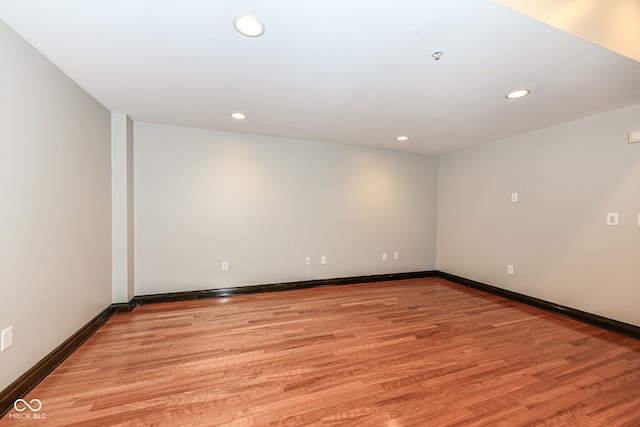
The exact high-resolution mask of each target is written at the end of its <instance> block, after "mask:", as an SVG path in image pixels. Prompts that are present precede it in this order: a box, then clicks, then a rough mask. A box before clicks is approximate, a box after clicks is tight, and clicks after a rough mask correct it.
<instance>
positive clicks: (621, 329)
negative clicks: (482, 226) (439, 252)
mask: <svg viewBox="0 0 640 427" xmlns="http://www.w3.org/2000/svg"><path fill="white" fill-rule="evenodd" d="M436 276H437V277H440V278H442V279H446V280H449V281H451V282H454V283H458V284H460V285H464V286H467V287H469V288H473V289H477V290H480V291H484V292H487V293H490V294H493V295H497V296H500V297H503V298H506V299H509V300H512V301H516V302H519V303H523V304H526V305H530V306H533V307H536V308H540V309H542V310H545V311H550V312H552V313H557V314H561V315H563V316H566V317H570V318H572V319H574V320H578V321H580V322H582V323H587V324H589V325H593V326H597V327H599V328H602V329H606V330H608V331H611V332H616V333H618V334H620V335H624V336H627V337H630V338H635V339H637V340H640V327H639V326H635V325H632V324H629V323H625V322H620V321H618V320H613V319H609V318H608V317H603V316H599V315H597V314H592V313H588V312H586V311H582V310H578V309H575V308H571V307H567V306H564V305H560V304H556V303H553V302H549V301H545V300H542V299H539V298H535V297H530V296H528V295H524V294H520V293H518V292H513V291H509V290H506V289H502V288H498V287H496V286H492V285H488V284H486V283H482V282H477V281H475V280H471V279H467V278H464V277H460V276H455V275H453V274H449V273H445V272H443V271H437V272H436Z"/></svg>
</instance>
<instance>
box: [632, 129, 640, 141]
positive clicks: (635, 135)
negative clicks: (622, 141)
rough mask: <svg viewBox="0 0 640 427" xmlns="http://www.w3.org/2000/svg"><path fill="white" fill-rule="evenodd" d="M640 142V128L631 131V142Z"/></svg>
mask: <svg viewBox="0 0 640 427" xmlns="http://www.w3.org/2000/svg"><path fill="white" fill-rule="evenodd" d="M634 142H640V129H638V130H632V131H631V132H629V144H633V143H634Z"/></svg>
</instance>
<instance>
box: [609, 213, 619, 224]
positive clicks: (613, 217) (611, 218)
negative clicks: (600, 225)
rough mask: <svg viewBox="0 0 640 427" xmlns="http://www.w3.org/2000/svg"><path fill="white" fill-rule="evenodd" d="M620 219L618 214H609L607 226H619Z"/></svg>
mask: <svg viewBox="0 0 640 427" xmlns="http://www.w3.org/2000/svg"><path fill="white" fill-rule="evenodd" d="M618 218H619V215H618V213H617V212H609V213H608V214H607V225H618Z"/></svg>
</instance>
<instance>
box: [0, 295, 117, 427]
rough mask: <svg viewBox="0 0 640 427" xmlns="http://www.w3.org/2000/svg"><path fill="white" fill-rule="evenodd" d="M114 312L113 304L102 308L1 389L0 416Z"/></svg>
mask: <svg viewBox="0 0 640 427" xmlns="http://www.w3.org/2000/svg"><path fill="white" fill-rule="evenodd" d="M115 313H116V309H115V307H114V306H113V305H110V306H109V307H107V308H105V309H104V310H102V312H100V314H98V315H97V316H96V317H94V318H93V319H92V320H91V321H90V322H89V323H87V324H86V325H84V326H83V327H82V328H80V330H78V332H76V333H75V334H73V335H72V336H71V337H69V338H68V339H67V340H66V341H65V342H63V343H62V344H60V345H59V346H58V347H57V348H56V349H55V350H53V351H52V352H51V353H49V354H48V355H46V356H45V357H44V358H43V359H42V360H40V361H39V362H38V363H36V364H35V365H34V366H33V367H32V368H31V369H29V370H28V371H27V372H25V373H24V374H22V375H21V376H20V377H19V378H18V379H17V380H15V381H14V382H13V383H11V384H9V386H8V387H7V388H5V389H4V390H2V392H0V418H2V417H3V416H4V415H5V414H6V413H7V412H9V411H10V410H11V408H12V407H13V403H14V402H15V401H16V400H17V399H20V398H22V397H24V396H25V395H26V394H27V393H29V392H30V391H31V390H32V389H33V388H34V387H35V386H36V385H38V383H40V381H42V380H43V379H44V378H45V377H46V376H47V375H49V373H51V371H53V370H54V369H55V368H56V367H57V366H58V365H60V364H61V363H62V362H63V361H64V360H65V359H66V358H67V357H69V356H70V355H71V354H72V353H73V352H74V351H76V349H77V348H78V347H80V345H82V343H83V342H85V341H86V340H87V339H88V338H89V337H90V336H91V335H93V334H94V333H95V332H96V331H97V330H98V329H100V327H101V326H102V325H104V324H105V323H106V322H107V320H109V318H111V316H113V315H114V314H115Z"/></svg>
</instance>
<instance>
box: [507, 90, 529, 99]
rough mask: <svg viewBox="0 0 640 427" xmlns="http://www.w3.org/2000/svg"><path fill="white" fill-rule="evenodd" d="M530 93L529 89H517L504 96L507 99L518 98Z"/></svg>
mask: <svg viewBox="0 0 640 427" xmlns="http://www.w3.org/2000/svg"><path fill="white" fill-rule="evenodd" d="M530 93H531V91H530V90H528V89H518V90H514V91H513V92H509V93H508V94H507V95H506V96H505V98H507V99H518V98H522V97H523V96H527V95H529V94H530Z"/></svg>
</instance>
